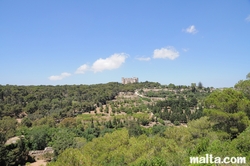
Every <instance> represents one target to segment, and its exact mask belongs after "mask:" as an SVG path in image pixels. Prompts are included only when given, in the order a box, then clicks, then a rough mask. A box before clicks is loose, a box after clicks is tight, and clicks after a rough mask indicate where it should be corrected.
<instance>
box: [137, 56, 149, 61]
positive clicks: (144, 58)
mask: <svg viewBox="0 0 250 166" xmlns="http://www.w3.org/2000/svg"><path fill="white" fill-rule="evenodd" d="M136 59H137V60H139V61H150V60H151V58H150V57H139V58H136Z"/></svg>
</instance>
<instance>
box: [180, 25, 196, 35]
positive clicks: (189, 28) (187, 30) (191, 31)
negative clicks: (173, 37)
mask: <svg viewBox="0 0 250 166" xmlns="http://www.w3.org/2000/svg"><path fill="white" fill-rule="evenodd" d="M183 31H185V32H186V33H191V34H195V33H197V32H198V31H197V29H196V28H195V26H194V25H191V26H190V27H188V28H187V29H184V30H183Z"/></svg>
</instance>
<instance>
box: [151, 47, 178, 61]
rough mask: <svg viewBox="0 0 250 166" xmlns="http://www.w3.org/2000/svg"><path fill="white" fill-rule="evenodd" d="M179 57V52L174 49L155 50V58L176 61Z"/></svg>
mask: <svg viewBox="0 0 250 166" xmlns="http://www.w3.org/2000/svg"><path fill="white" fill-rule="evenodd" d="M178 56H179V52H178V51H176V50H175V48H174V47H171V46H169V47H166V48H161V49H155V50H154V55H153V58H155V59H157V58H161V59H167V58H168V59H171V60H174V59H175V58H177V57H178Z"/></svg>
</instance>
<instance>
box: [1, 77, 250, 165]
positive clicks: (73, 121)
mask: <svg viewBox="0 0 250 166" xmlns="http://www.w3.org/2000/svg"><path fill="white" fill-rule="evenodd" d="M249 118H250V80H249V79H247V80H241V81H239V82H238V83H237V84H236V85H235V86H234V88H224V89H215V88H213V87H203V85H202V83H201V82H200V83H198V85H197V86H196V84H192V85H191V86H185V85H180V86H179V85H174V84H169V85H161V84H159V83H155V82H148V81H146V82H141V83H134V84H126V85H123V84H120V83H117V82H110V83H107V84H96V85H62V86H43V85H41V86H14V85H0V165H25V164H26V165H28V164H29V163H31V162H33V161H35V159H37V158H36V157H34V156H32V155H30V154H29V152H30V151H32V150H44V148H46V147H52V148H53V150H54V152H53V153H52V154H44V155H42V156H39V158H43V159H45V160H46V161H48V164H47V165H49V166H64V165H65V166H68V165H76V166H78V165H79V166H80V165H93V166H95V165H98V166H99V165H138V166H154V165H162V166H182V165H192V164H190V163H189V157H190V156H204V155H205V154H213V155H214V156H220V157H225V156H243V157H246V158H247V162H248V163H249V162H250V160H249V157H250V153H249V152H250V127H249ZM13 137H17V138H18V139H17V141H16V142H15V143H7V142H8V141H7V140H9V139H10V138H13ZM6 141H7V142H6ZM196 165H197V164H196Z"/></svg>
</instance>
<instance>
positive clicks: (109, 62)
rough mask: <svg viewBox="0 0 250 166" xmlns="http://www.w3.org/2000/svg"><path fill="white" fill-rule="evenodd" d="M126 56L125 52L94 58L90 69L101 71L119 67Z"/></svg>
mask: <svg viewBox="0 0 250 166" xmlns="http://www.w3.org/2000/svg"><path fill="white" fill-rule="evenodd" d="M127 57H128V55H127V54H125V53H120V54H113V55H111V56H110V57H108V58H106V59H102V58H100V59H98V60H96V61H95V62H94V63H93V65H92V67H91V69H92V70H93V71H94V72H95V73H96V72H102V71H103V70H112V69H117V68H119V67H120V66H121V65H122V64H123V63H124V62H125V60H126V58H127Z"/></svg>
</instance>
